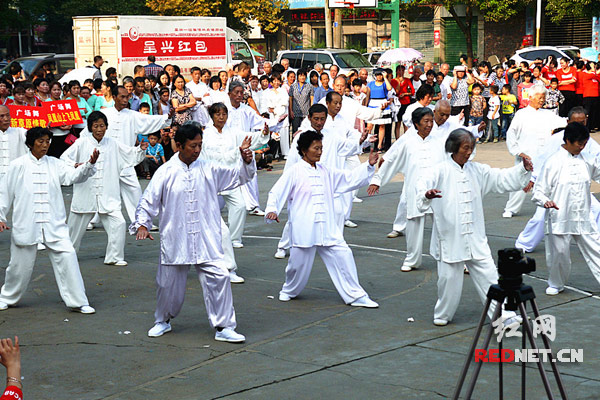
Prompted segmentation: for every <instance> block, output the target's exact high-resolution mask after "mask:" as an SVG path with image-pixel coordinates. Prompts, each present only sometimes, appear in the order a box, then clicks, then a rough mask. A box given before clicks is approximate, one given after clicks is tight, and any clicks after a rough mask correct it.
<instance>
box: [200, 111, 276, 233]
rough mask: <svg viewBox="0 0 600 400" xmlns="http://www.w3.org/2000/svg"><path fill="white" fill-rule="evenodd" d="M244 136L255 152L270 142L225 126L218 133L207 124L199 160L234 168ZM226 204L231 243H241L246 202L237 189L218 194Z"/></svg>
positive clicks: (258, 133) (212, 126) (256, 135)
mask: <svg viewBox="0 0 600 400" xmlns="http://www.w3.org/2000/svg"><path fill="white" fill-rule="evenodd" d="M246 136H250V137H251V139H252V144H251V146H250V150H255V149H257V148H259V147H261V146H263V145H265V144H266V143H268V142H269V135H263V133H262V131H260V132H242V131H236V130H233V129H231V128H229V127H227V126H225V127H223V130H222V133H219V132H218V131H217V129H216V128H215V126H214V125H213V123H212V121H211V122H209V123H208V125H207V126H206V129H205V130H204V133H203V135H202V152H201V153H200V158H201V159H203V160H207V161H212V162H214V163H216V164H217V165H221V166H224V167H230V168H231V167H236V166H237V165H238V162H239V159H240V146H241V145H242V142H243V141H244V138H245V137H246ZM219 194H220V195H221V196H223V199H224V200H225V203H226V204H227V213H228V216H227V222H228V223H229V232H230V236H231V240H232V241H234V242H238V243H242V234H243V233H244V225H245V223H246V202H245V201H244V195H243V194H242V190H241V189H240V188H239V187H236V188H235V189H232V190H226V191H224V192H221V193H219Z"/></svg>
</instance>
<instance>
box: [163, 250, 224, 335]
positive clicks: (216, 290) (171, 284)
mask: <svg viewBox="0 0 600 400" xmlns="http://www.w3.org/2000/svg"><path fill="white" fill-rule="evenodd" d="M190 267H191V265H163V264H162V263H160V261H159V264H158V271H157V272H156V285H157V287H158V288H157V290H156V311H155V312H154V319H155V321H154V322H155V323H158V322H166V321H168V320H170V319H172V318H175V317H176V316H177V315H178V314H179V312H180V311H181V307H182V306H183V300H184V298H185V288H186V283H187V276H188V271H189V270H190ZM194 267H195V268H196V271H197V273H198V279H199V280H200V285H201V286H202V293H203V295H204V304H205V305H206V313H207V314H208V321H209V323H210V326H211V327H212V328H232V329H235V327H236V322H235V310H234V309H233V295H232V294H231V283H230V282H229V272H228V271H227V270H226V269H225V268H222V267H220V266H217V265H215V264H212V263H204V264H196V265H194Z"/></svg>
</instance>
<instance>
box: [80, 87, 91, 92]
mask: <svg viewBox="0 0 600 400" xmlns="http://www.w3.org/2000/svg"><path fill="white" fill-rule="evenodd" d="M84 90H87V91H88V92H90V93H91V92H92V91H91V90H90V88H89V87H87V86H82V87H81V92H83V91H84Z"/></svg>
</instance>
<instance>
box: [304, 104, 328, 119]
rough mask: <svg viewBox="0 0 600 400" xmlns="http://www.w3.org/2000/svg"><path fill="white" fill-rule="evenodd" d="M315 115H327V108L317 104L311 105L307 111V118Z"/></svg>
mask: <svg viewBox="0 0 600 400" xmlns="http://www.w3.org/2000/svg"><path fill="white" fill-rule="evenodd" d="M316 113H325V114H327V107H325V106H324V105H323V104H319V103H317V104H313V105H312V106H310V108H309V109H308V116H309V117H312V116H313V114H316Z"/></svg>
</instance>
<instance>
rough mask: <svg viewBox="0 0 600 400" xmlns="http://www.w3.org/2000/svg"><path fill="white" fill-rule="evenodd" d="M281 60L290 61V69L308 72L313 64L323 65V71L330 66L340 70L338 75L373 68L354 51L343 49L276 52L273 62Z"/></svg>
mask: <svg viewBox="0 0 600 400" xmlns="http://www.w3.org/2000/svg"><path fill="white" fill-rule="evenodd" d="M283 58H287V59H288V60H289V61H290V69H292V70H294V71H295V70H298V69H300V68H304V69H306V70H307V71H310V70H311V69H313V68H314V66H315V64H317V63H319V64H322V65H323V68H324V69H325V70H329V68H331V66H332V65H337V66H338V67H339V68H340V72H339V73H340V74H348V73H349V72H350V70H351V69H356V70H359V69H361V68H366V69H367V70H368V71H369V72H372V70H373V66H372V65H371V64H370V63H369V61H368V60H367V59H366V58H365V57H363V55H362V54H360V53H359V52H358V51H356V50H343V49H302V50H282V51H279V52H277V59H276V61H275V62H277V63H279V62H281V60H282V59H283Z"/></svg>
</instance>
